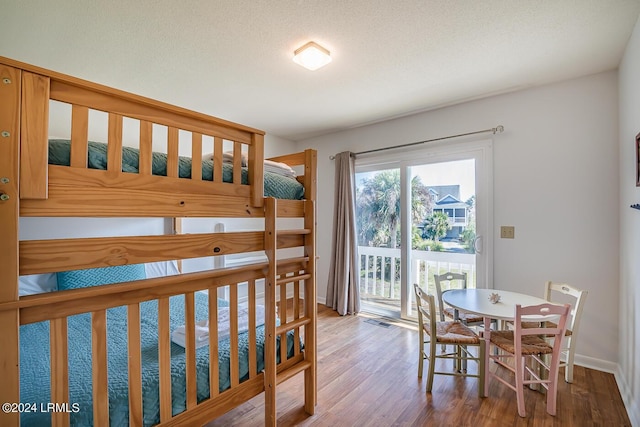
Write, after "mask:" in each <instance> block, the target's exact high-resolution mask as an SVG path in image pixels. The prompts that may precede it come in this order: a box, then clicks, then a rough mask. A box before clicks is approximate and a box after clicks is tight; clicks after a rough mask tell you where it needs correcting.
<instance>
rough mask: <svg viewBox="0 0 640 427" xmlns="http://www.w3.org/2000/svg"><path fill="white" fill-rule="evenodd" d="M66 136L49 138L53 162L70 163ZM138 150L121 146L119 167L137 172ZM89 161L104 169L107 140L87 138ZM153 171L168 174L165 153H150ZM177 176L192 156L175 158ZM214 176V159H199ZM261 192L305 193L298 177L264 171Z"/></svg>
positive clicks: (186, 173) (187, 169) (208, 176)
mask: <svg viewBox="0 0 640 427" xmlns="http://www.w3.org/2000/svg"><path fill="white" fill-rule="evenodd" d="M70 147H71V143H70V141H69V140H64V139H51V140H49V163H50V164H52V165H61V166H69V163H70V154H69V153H70ZM139 158H140V156H139V151H138V149H137V148H131V147H122V171H123V172H130V173H138V165H139ZM87 160H88V165H89V168H91V169H102V170H106V169H107V144H104V143H101V142H92V141H89V153H88V158H87ZM152 162H153V163H152V174H153V175H161V176H166V175H167V155H166V154H164V153H155V152H154V153H153V158H152ZM178 167H179V177H180V178H191V159H190V158H188V157H180V158H179V160H178ZM212 177H213V162H212V161H211V160H203V161H202V179H203V180H207V181H211V180H212ZM222 180H223V181H224V182H233V165H231V164H229V163H224V164H223V165H222ZM242 183H243V184H248V183H249V179H248V172H247V168H242ZM264 196H265V197H275V198H277V199H290V200H300V199H302V198H303V197H304V187H303V186H302V184H300V183H299V182H298V181H297V180H295V179H293V178H288V177H285V176H282V175H278V174H275V173H272V172H268V171H267V172H265V174H264Z"/></svg>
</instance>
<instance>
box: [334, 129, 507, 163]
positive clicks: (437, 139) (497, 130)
mask: <svg viewBox="0 0 640 427" xmlns="http://www.w3.org/2000/svg"><path fill="white" fill-rule="evenodd" d="M488 132H491V133H493V134H494V135H495V134H496V133H501V132H504V126H502V125H498V126H496V127H494V128H491V129H484V130H478V131H475V132H467V133H460V134H458V135H449V136H443V137H440V138H433V139H427V140H425V141H418V142H411V143H409V144H402V145H394V146H392V147H384V148H376V149H374V150H367V151H360V152H358V153H351V156H352V157H356V156H359V155H361V154H369V153H376V152H378V151H386V150H393V149H394V148H404V147H411V146H413V145H420V144H426V143H427V142H435V141H442V140H443V139H451V138H459V137H461V136H468V135H476V134H478V133H488ZM335 158H336V156H329V160H333V159H335Z"/></svg>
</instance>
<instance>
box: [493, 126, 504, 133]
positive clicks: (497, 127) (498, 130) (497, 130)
mask: <svg viewBox="0 0 640 427" xmlns="http://www.w3.org/2000/svg"><path fill="white" fill-rule="evenodd" d="M502 132H504V126H502V125H498V126H496V127H494V128H493V134H494V135H495V134H496V133H502Z"/></svg>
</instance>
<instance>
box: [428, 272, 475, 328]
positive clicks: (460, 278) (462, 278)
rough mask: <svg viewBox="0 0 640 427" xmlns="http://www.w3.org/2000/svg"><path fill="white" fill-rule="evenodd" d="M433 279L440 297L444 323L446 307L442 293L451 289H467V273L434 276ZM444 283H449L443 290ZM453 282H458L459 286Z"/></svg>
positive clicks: (441, 314) (439, 302)
mask: <svg viewBox="0 0 640 427" xmlns="http://www.w3.org/2000/svg"><path fill="white" fill-rule="evenodd" d="M433 279H434V281H435V284H436V294H437V295H438V308H439V309H440V321H441V322H444V305H443V303H442V293H443V292H446V291H448V290H449V289H467V273H451V272H447V273H444V274H440V275H438V274H434V275H433ZM443 282H446V283H447V288H446V289H444V290H443V289H442V287H443V286H442V285H443ZM452 282H458V285H457V286H453V283H452Z"/></svg>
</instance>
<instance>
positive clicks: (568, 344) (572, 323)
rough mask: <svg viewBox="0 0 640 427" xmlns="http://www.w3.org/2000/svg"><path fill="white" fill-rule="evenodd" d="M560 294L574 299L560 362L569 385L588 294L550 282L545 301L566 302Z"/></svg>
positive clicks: (535, 325) (545, 293) (547, 283)
mask: <svg viewBox="0 0 640 427" xmlns="http://www.w3.org/2000/svg"><path fill="white" fill-rule="evenodd" d="M560 294H563V295H567V296H569V297H571V298H573V303H572V308H571V313H570V318H569V320H568V321H567V322H568V324H567V332H566V333H565V338H564V340H563V343H564V344H563V347H562V350H561V353H562V356H561V359H562V358H564V360H560V367H563V366H564V380H565V381H566V382H568V383H572V382H573V361H574V358H575V353H576V340H577V337H578V330H579V328H580V318H581V317H582V310H583V309H584V304H585V302H586V300H587V294H588V292H587V291H585V290H582V289H578V288H576V287H575V286H571V285H569V284H567V283H556V282H551V281H548V282H546V283H545V287H544V299H546V300H547V301H549V302H564V301H561V299H563V298H562V297H561V296H560ZM538 326H539V323H536V322H524V323H523V327H525V328H533V327H538Z"/></svg>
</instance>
